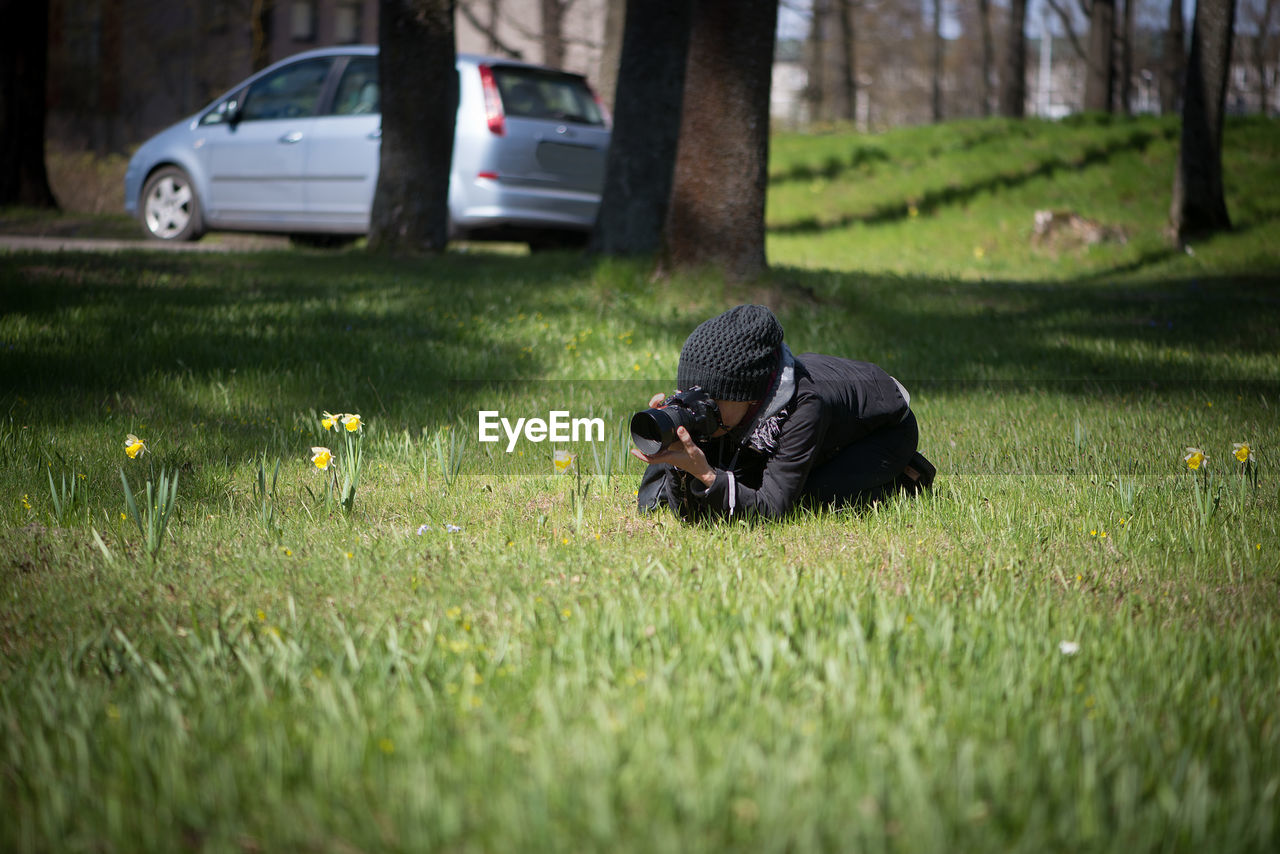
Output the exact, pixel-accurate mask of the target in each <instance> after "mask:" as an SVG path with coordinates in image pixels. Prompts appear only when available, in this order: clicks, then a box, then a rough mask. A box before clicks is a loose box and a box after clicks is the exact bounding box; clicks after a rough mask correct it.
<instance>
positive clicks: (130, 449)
mask: <svg viewBox="0 0 1280 854" xmlns="http://www.w3.org/2000/svg"><path fill="white" fill-rule="evenodd" d="M124 452H125V453H126V454H128V455H129V459H131V460H136V459H137V458H138V457H140V456H142V455H143V454H145V453H146V452H147V443H146V442H144V441H142V440H141V439H139V438H138V437H137V436H135V435H133V434H132V433H130V434H129V435H128V436H126V437H125V439H124Z"/></svg>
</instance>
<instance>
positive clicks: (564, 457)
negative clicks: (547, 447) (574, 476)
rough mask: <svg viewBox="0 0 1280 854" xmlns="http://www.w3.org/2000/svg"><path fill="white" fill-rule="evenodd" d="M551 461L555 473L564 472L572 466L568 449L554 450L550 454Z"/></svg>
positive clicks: (571, 457) (571, 456) (571, 455)
mask: <svg viewBox="0 0 1280 854" xmlns="http://www.w3.org/2000/svg"><path fill="white" fill-rule="evenodd" d="M551 462H552V463H554V464H555V467H556V474H564V473H565V472H567V471H568V470H569V469H570V468H572V467H573V454H571V453H569V452H568V451H556V452H555V453H554V454H552V456H551Z"/></svg>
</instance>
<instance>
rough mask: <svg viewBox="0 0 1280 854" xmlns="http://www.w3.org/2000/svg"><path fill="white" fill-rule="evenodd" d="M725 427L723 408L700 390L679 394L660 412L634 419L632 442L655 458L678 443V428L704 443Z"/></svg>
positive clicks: (668, 400) (660, 408) (679, 392)
mask: <svg viewBox="0 0 1280 854" xmlns="http://www.w3.org/2000/svg"><path fill="white" fill-rule="evenodd" d="M723 426H724V425H723V423H721V421H720V408H719V407H718V406H716V402H715V401H714V400H712V399H711V397H710V396H709V395H708V394H707V393H706V392H705V391H703V390H702V389H701V388H700V387H698V386H694V387H693V388H691V389H689V390H688V391H678V392H676V393H675V394H673V395H671V397H668V398H667V399H666V400H665V401H663V403H662V406H660V407H658V408H657V409H646V410H644V411H643V412H637V413H636V414H635V415H633V416H631V441H632V442H635V443H636V447H637V448H639V449H640V451H641V452H642V453H645V454H656V453H658V452H660V451H662V450H663V449H664V448H667V447H669V446H670V445H671V443H672V442H674V441H676V428H677V427H684V428H685V429H686V430H688V431H689V434H690V435H691V436H693V438H694V439H705V438H707V437H709V436H710V435H711V434H712V433H715V432H716V431H717V430H719V429H720V428H721V427H723Z"/></svg>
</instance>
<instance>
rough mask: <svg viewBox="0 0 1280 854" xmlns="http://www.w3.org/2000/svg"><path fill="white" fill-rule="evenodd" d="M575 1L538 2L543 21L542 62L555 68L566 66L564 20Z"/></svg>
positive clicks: (554, 0) (553, 0)
mask: <svg viewBox="0 0 1280 854" xmlns="http://www.w3.org/2000/svg"><path fill="white" fill-rule="evenodd" d="M573 3H574V0H538V12H539V16H540V19H541V21H542V61H543V62H544V63H545V64H547V65H550V66H552V67H553V68H561V67H563V66H564V47H565V42H564V18H565V15H566V14H567V13H568V12H569V7H570V6H572V5H573Z"/></svg>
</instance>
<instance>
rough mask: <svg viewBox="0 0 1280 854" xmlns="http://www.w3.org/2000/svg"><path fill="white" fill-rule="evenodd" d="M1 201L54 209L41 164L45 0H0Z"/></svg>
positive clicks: (46, 68) (45, 66)
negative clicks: (1, 23)
mask: <svg viewBox="0 0 1280 854" xmlns="http://www.w3.org/2000/svg"><path fill="white" fill-rule="evenodd" d="M0 21H3V22H4V24H3V25H2V26H0V205H25V206H28V207H40V208H56V207H57V206H58V203H57V201H56V200H55V199H54V198H53V192H52V191H51V190H50V189H49V175H48V173H47V172H46V171H45V164H44V123H45V110H46V104H45V81H46V80H47V79H48V73H49V3H48V0H0Z"/></svg>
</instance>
